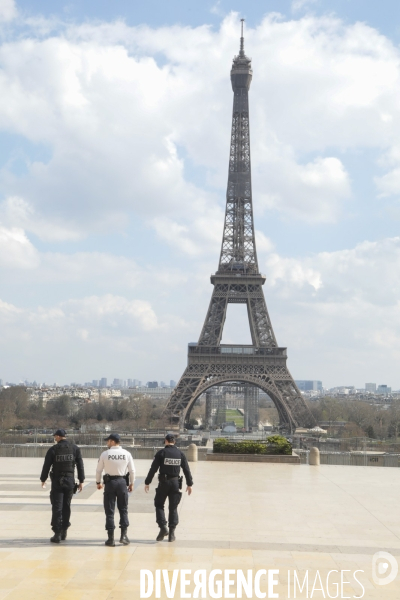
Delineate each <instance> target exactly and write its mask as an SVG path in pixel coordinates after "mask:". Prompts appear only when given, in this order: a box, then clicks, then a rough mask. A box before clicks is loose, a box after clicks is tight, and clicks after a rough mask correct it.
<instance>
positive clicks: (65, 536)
mask: <svg viewBox="0 0 400 600" xmlns="http://www.w3.org/2000/svg"><path fill="white" fill-rule="evenodd" d="M67 531H68V529H62V530H61V541H62V542H64V541H65V540H66V539H67Z"/></svg>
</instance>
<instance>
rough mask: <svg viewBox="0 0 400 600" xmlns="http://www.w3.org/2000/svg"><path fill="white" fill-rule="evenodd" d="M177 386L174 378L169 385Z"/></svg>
mask: <svg viewBox="0 0 400 600" xmlns="http://www.w3.org/2000/svg"><path fill="white" fill-rule="evenodd" d="M175 386H176V381H174V380H173V379H171V380H170V382H169V387H175Z"/></svg>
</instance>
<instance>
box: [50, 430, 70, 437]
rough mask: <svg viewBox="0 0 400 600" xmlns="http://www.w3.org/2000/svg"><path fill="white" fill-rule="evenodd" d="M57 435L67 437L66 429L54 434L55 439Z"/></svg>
mask: <svg viewBox="0 0 400 600" xmlns="http://www.w3.org/2000/svg"><path fill="white" fill-rule="evenodd" d="M56 435H59V436H60V437H67V432H66V431H65V429H57V431H55V432H54V433H53V437H55V436H56Z"/></svg>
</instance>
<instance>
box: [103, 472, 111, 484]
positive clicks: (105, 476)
mask: <svg viewBox="0 0 400 600" xmlns="http://www.w3.org/2000/svg"><path fill="white" fill-rule="evenodd" d="M110 481H111V477H110V476H109V475H108V474H107V473H106V474H105V475H103V482H104V484H106V483H109V482H110Z"/></svg>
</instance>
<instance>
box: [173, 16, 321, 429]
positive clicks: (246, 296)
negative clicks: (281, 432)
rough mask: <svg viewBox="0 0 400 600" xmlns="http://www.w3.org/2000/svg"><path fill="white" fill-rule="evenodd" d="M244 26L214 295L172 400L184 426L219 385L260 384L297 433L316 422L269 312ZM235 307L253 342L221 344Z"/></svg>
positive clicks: (235, 68) (176, 419)
mask: <svg viewBox="0 0 400 600" xmlns="http://www.w3.org/2000/svg"><path fill="white" fill-rule="evenodd" d="M243 21H244V19H242V25H241V38H240V51H239V55H238V56H235V58H234V59H233V65H232V69H231V82H232V88H233V116H232V130H231V146H230V156H229V175H228V187H227V194H226V212H225V224H224V233H223V238H222V247H221V255H220V259H219V265H218V270H217V272H216V273H215V275H212V276H211V283H212V284H213V286H214V290H213V293H212V296H211V301H210V305H209V308H208V312H207V316H206V319H205V321H204V325H203V329H202V331H201V334H200V337H199V341H198V342H197V344H189V349H188V366H187V367H186V369H185V372H184V373H183V375H182V377H181V379H180V380H179V382H178V385H177V386H176V388H175V390H174V391H173V393H172V394H171V397H170V399H169V401H168V404H167V407H166V411H165V414H166V416H168V417H169V419H170V423H171V425H176V426H180V427H181V428H183V427H184V425H185V423H187V422H188V420H189V417H190V412H191V409H192V407H193V405H194V403H195V402H196V400H197V398H198V397H199V396H200V395H201V394H203V393H204V392H205V391H206V390H207V389H209V388H210V387H212V386H216V385H222V384H225V383H227V382H235V383H242V384H246V383H247V384H252V385H255V386H257V387H259V388H260V389H261V390H263V391H264V392H266V393H267V394H268V395H269V396H270V397H271V399H272V400H273V402H274V404H275V406H276V408H277V410H278V413H279V419H280V424H281V426H282V427H284V428H286V429H288V430H289V431H293V430H294V429H295V428H296V427H297V426H298V425H300V424H302V423H304V422H311V423H312V422H313V417H312V416H311V413H310V412H309V410H308V407H307V405H306V403H305V401H304V399H303V398H302V396H301V393H300V391H299V389H298V388H297V386H296V384H295V382H294V380H293V378H292V376H291V374H290V373H289V370H288V368H287V366H286V358H287V354H286V348H281V347H279V346H278V344H277V341H276V338H275V334H274V331H273V329H272V325H271V320H270V318H269V315H268V310H267V305H266V303H265V298H264V293H263V289H262V286H263V285H264V283H265V276H264V275H262V274H260V272H259V268H258V262H257V253H256V243H255V238H254V223H253V204H252V191H251V161H250V128H249V95H248V92H249V88H250V83H251V80H252V75H253V71H252V68H251V59H250V58H248V57H247V56H246V54H245V52H244V38H243ZM229 303H235V304H237V303H243V304H246V305H247V312H248V317H249V324H250V332H251V339H252V344H251V345H232V344H229V345H226V344H225V345H224V344H221V338H222V331H223V327H224V322H225V317H226V311H227V308H228V304H229Z"/></svg>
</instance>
